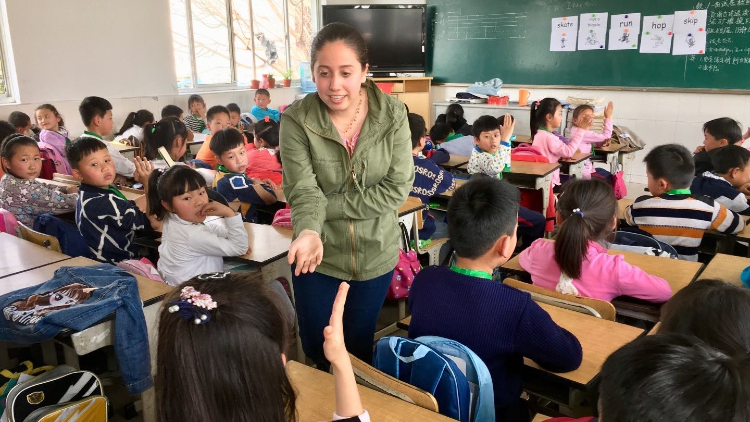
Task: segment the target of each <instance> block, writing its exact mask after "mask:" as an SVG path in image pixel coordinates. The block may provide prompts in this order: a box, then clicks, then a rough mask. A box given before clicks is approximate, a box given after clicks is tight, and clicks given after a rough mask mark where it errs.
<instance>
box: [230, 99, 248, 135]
mask: <svg viewBox="0 0 750 422" xmlns="http://www.w3.org/2000/svg"><path fill="white" fill-rule="evenodd" d="M227 110H229V124H230V125H231V126H232V127H233V128H235V129H237V130H239V131H240V132H244V131H246V130H250V127H249V126H248V125H247V124H246V123H245V122H243V121H242V110H240V106H238V105H237V103H229V104H227Z"/></svg>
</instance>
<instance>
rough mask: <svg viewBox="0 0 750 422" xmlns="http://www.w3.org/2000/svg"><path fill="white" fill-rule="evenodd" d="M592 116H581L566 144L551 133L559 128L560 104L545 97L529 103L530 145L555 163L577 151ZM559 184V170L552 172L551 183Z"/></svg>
mask: <svg viewBox="0 0 750 422" xmlns="http://www.w3.org/2000/svg"><path fill="white" fill-rule="evenodd" d="M593 121H594V119H593V116H583V117H581V120H580V123H579V125H578V127H579V128H581V129H583V131H578V133H576V135H575V136H571V138H570V141H569V142H568V143H567V144H566V143H565V142H563V140H562V139H560V137H559V136H558V135H556V134H554V133H552V132H553V131H554V130H555V129H559V128H560V124H561V123H562V105H561V104H560V101H557V100H556V99H554V98H545V99H543V100H541V101H536V102H533V103H531V138H532V139H533V141H532V143H531V145H532V146H534V147H536V148H537V149H539V150H540V151H541V152H542V154H543V155H544V156H545V157H547V160H548V161H549V162H550V163H556V162H558V161H559V160H560V159H561V158H569V157H572V156H573V154H575V152H576V151H578V148H579V147H580V146H581V143H582V142H583V135H584V131H586V130H589V129H590V128H591V124H592V123H593ZM559 184H560V170H559V169H558V170H555V172H554V173H552V185H553V186H558V185H559Z"/></svg>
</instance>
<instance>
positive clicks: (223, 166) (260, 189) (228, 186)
mask: <svg viewBox="0 0 750 422" xmlns="http://www.w3.org/2000/svg"><path fill="white" fill-rule="evenodd" d="M211 152H212V153H213V154H214V156H215V158H216V162H217V163H218V164H217V166H216V177H215V178H214V181H213V184H212V186H211V187H212V188H214V189H216V191H217V192H219V193H220V194H221V195H222V196H223V197H224V198H226V200H227V201H228V202H229V203H230V206H232V208H233V209H235V210H237V209H239V210H240V211H241V214H242V218H243V219H244V220H245V221H247V222H248V223H257V222H258V213H257V211H256V207H258V206H263V205H271V204H275V203H276V192H274V190H273V184H272V182H270V181H266V180H264V181H260V180H253V179H251V178H249V177H247V175H245V170H246V169H247V155H246V150H245V144H244V137H243V136H242V134H241V133H240V132H239V131H237V130H236V129H234V128H229V129H223V130H221V131H219V132H218V133H216V134H215V135H214V137H213V139H212V140H211Z"/></svg>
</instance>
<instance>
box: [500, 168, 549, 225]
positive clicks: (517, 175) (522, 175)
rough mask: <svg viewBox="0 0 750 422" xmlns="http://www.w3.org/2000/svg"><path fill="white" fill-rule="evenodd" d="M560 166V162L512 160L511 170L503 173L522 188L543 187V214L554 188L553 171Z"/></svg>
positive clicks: (509, 180)
mask: <svg viewBox="0 0 750 422" xmlns="http://www.w3.org/2000/svg"><path fill="white" fill-rule="evenodd" d="M559 168H560V164H559V163H533V162H529V161H512V162H511V164H510V171H508V172H504V173H503V179H504V180H506V181H507V182H508V183H510V184H513V185H516V186H518V187H521V188H526V189H536V190H539V189H541V190H542V214H544V213H545V212H546V210H547V207H548V205H549V194H550V190H551V189H552V186H551V184H552V173H553V172H554V171H555V170H557V169H559Z"/></svg>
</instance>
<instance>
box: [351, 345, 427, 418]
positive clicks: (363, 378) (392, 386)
mask: <svg viewBox="0 0 750 422" xmlns="http://www.w3.org/2000/svg"><path fill="white" fill-rule="evenodd" d="M349 359H351V360H352V367H353V368H354V375H355V376H356V377H357V381H359V382H360V384H362V385H365V386H367V387H370V388H372V389H374V390H377V391H380V392H382V393H385V394H388V395H391V396H393V397H396V398H399V399H401V400H403V401H405V402H408V403H411V404H415V405H417V406H419V407H422V408H425V409H427V410H432V411H433V412H437V411H438V404H437V400H435V397H434V396H433V395H432V394H430V393H428V392H426V391H424V390H421V389H419V388H417V387H415V386H413V385H410V384H407V383H405V382H403V381H401V380H399V379H397V378H394V377H392V376H390V375H388V374H386V373H385V372H382V371H379V370H377V369H375V368H374V367H372V366H370V365H368V364H367V363H365V362H364V361H362V360H360V359H357V358H356V357H355V356H353V355H352V354H349Z"/></svg>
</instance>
